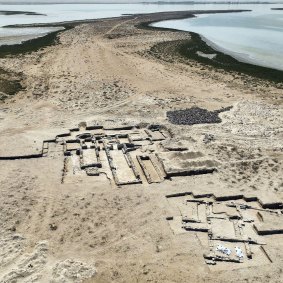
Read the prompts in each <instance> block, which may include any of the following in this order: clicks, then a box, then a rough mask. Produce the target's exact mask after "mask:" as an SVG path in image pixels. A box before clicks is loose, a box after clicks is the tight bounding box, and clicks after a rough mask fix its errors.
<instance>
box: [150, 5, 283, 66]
mask: <svg viewBox="0 0 283 283" xmlns="http://www.w3.org/2000/svg"><path fill="white" fill-rule="evenodd" d="M276 6H277V7H283V5H282V4H281V5H276ZM154 26H156V27H166V28H174V29H179V30H185V31H193V32H196V33H199V34H200V35H202V37H203V39H204V40H206V41H207V43H208V44H209V45H211V46H212V47H214V48H216V49H218V50H220V51H224V52H225V53H228V54H230V55H231V56H233V57H234V58H236V59H238V60H239V61H244V62H249V63H252V64H256V65H260V66H266V67H271V68H274V69H279V70H283V11H275V10H271V9H270V7H269V6H268V5H267V6H266V5H262V6H261V5H259V6H256V7H254V8H253V11H252V12H244V13H231V14H212V15H208V14H207V15H199V16H197V17H196V18H194V19H185V20H177V21H164V22H159V23H156V24H154Z"/></svg>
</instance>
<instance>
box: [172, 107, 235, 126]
mask: <svg viewBox="0 0 283 283" xmlns="http://www.w3.org/2000/svg"><path fill="white" fill-rule="evenodd" d="M231 108H232V107H226V108H222V109H219V110H215V111H208V110H207V109H203V108H199V107H192V108H190V109H184V110H176V111H168V112H167V117H168V119H169V122H170V123H172V124H175V125H195V124H211V123H221V119H220V117H219V116H218V115H219V113H221V112H224V111H228V110H230V109H231Z"/></svg>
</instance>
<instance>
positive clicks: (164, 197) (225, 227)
mask: <svg viewBox="0 0 283 283" xmlns="http://www.w3.org/2000/svg"><path fill="white" fill-rule="evenodd" d="M71 2H72V1H71ZM86 2H89V1H86ZM110 2H111V1H110ZM161 5H162V3H161V4H160V6H159V7H163V6H161ZM170 5H171V4H170ZM29 6H36V5H29ZM55 6H56V7H57V5H54V7H55ZM71 6H72V7H73V4H72V5H71ZM102 6H103V5H102ZM110 6H111V9H113V10H114V9H115V7H116V6H114V5H112V4H111V5H109V7H110ZM188 6H190V7H192V9H195V8H194V7H195V5H191V4H190V5H188ZM230 6H231V9H234V6H235V7H236V6H237V5H232V4H231V5H230V4H229V7H230ZM58 7H59V6H58ZM86 7H87V6H86ZM113 7H114V8H113ZM144 7H145V8H147V9H149V7H150V6H148V5H144ZM176 7H177V5H176ZM178 7H179V5H178ZM266 7H267V9H269V6H268V5H266ZM44 9H45V6H44ZM158 9H159V8H158ZM141 12H142V11H141ZM71 13H72V15H74V16H76V12H75V11H74V10H73V9H72V12H71ZM78 13H79V12H78ZM199 13H202V12H201V11H199V12H198V13H197V14H199ZM210 13H211V17H214V16H215V17H216V16H217V15H214V14H215V10H213V11H210ZM244 13H246V12H243V16H244V15H245V14H244ZM278 13H279V11H278ZM0 14H1V12H0ZM87 14H88V15H90V14H91V11H87ZM197 14H194V13H193V14H192V12H191V11H184V12H164V13H162V12H160V13H159V12H158V13H153V14H138V15H123V16H121V17H118V18H109V19H107V18H103V19H97V20H94V21H91V22H89V21H86V22H73V23H65V24H64V26H65V29H64V30H60V31H58V32H56V33H52V34H49V36H48V37H42V38H41V37H39V38H37V39H36V42H37V44H38V45H36V50H34V51H32V50H33V49H30V48H31V44H32V42H28V43H27V44H26V45H24V48H25V53H23V54H22V53H18V52H19V50H18V47H17V48H16V49H15V54H16V55H11V56H10V55H9V56H8V55H7V56H5V57H1V58H0V67H1V68H2V69H3V74H2V81H3V82H6V81H7V79H8V78H9V79H12V80H13V84H12V85H15V86H17V87H16V89H19V90H17V91H18V92H17V93H16V94H13V95H12V94H11V95H10V94H9V95H8V93H6V91H5V90H4V89H2V90H0V199H1V201H0V231H1V233H0V283H235V282H236V283H282V282H283V257H282V254H283V142H282V141H283V127H282V125H283V108H282V101H283V100H282V98H283V96H282V87H283V86H282V80H281V81H280V83H275V82H273V81H269V80H267V79H266V80H264V79H263V78H262V75H263V74H262V73H260V72H261V70H265V71H264V72H265V74H264V75H265V76H266V77H267V78H270V77H272V74H278V79H279V73H278V72H275V70H274V71H273V72H271V71H270V70H266V69H262V68H258V69H256V71H255V75H256V76H254V77H253V76H252V73H251V72H252V69H249V70H248V71H247V72H245V73H242V72H241V68H242V67H241V66H242V65H241V64H243V63H241V64H239V65H238V63H237V64H236V62H235V59H232V57H231V58H230V59H231V60H230V59H229V58H228V57H227V55H224V54H222V53H221V52H218V51H217V52H216V51H213V50H212V47H210V46H208V45H207V44H206V43H205V42H204V41H202V39H201V38H200V37H199V36H198V35H197V34H193V33H188V32H185V31H177V30H171V29H164V30H163V29H160V28H153V26H152V25H154V23H157V22H158V21H161V20H168V21H170V20H176V19H183V18H186V17H191V21H194V20H197V17H199V18H200V19H202V15H197ZM222 16H223V17H224V14H223V15H222ZM7 17H8V16H7ZM17 17H19V15H18V16H17ZM42 17H43V16H42ZM218 17H221V15H218ZM229 17H230V16H229ZM204 19H205V17H204ZM229 19H230V18H229ZM247 19H249V18H247ZM60 20H61V19H60ZM248 22H249V21H248ZM62 24H63V23H60V26H61V25H62ZM27 27H30V28H35V29H37V27H34V26H27ZM45 28H46V27H45V25H42V26H40V29H45ZM54 28H57V26H56V24H54ZM51 41H52V42H53V41H54V42H53V43H52V42H51ZM41 44H43V46H42V45H41ZM0 49H1V48H0ZM4 49H5V50H8V49H9V48H8V47H7V48H6V47H5V48H4ZM5 52H6V51H5ZM7 52H8V51H7ZM214 52H215V54H216V57H215V56H213V58H212V57H211V56H210V55H213V54H214ZM212 53H213V54H212ZM199 54H201V55H205V56H204V57H201V58H199V57H200V55H199ZM210 57H211V58H210ZM231 64H236V65H235V66H234V65H233V66H234V67H235V68H236V69H233V68H232V67H233V66H232V65H231ZM230 65H231V66H230ZM229 66H230V67H229ZM244 66H246V64H244ZM4 71H5V72H4ZM269 72H271V73H269ZM280 74H281V73H280ZM9 76H13V77H11V78H10V77H9ZM0 79H1V74H0ZM18 84H21V87H20V88H19V87H18ZM11 87H12V86H11ZM12 90H13V91H15V90H14V88H13V89H11V91H12ZM1 91H2V92H1ZM6 96H7V97H6ZM5 97H6V98H5ZM1 98H2V99H1Z"/></svg>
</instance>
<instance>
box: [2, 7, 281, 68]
mask: <svg viewBox="0 0 283 283" xmlns="http://www.w3.org/2000/svg"><path fill="white" fill-rule="evenodd" d="M272 7H283V5H282V4H277V5H271V4H270V5H269V4H268V5H264V4H255V5H254V4H192V5H155V4H150V5H148V4H83V5H82V4H60V5H0V10H7V11H29V12H36V13H40V14H46V16H44V15H32V16H29V15H10V16H5V15H0V45H1V44H15V43H20V42H22V41H23V40H27V39H31V38H34V37H38V36H43V35H45V34H46V33H48V32H51V31H53V28H49V27H44V28H40V29H39V28H29V29H22V28H13V29H10V28H3V27H4V26H6V25H15V24H34V23H56V22H66V21H74V20H86V19H98V18H108V17H118V16H121V15H122V14H135V13H153V12H164V11H184V10H229V9H230V10H233V9H249V10H253V11H252V12H246V13H231V14H210V15H200V16H198V17H197V18H194V19H185V20H177V21H166V22H165V21H164V22H160V23H156V24H154V25H155V26H158V27H168V28H175V29H180V30H187V31H194V32H197V33H199V34H201V35H202V36H203V37H204V38H205V39H206V40H207V41H209V42H210V44H212V45H214V47H216V48H217V49H220V50H224V51H225V52H228V53H229V54H231V55H232V56H234V57H235V58H237V59H239V60H243V61H249V62H252V63H254V64H259V65H263V66H268V67H273V68H277V69H283V11H275V10H271V8H272Z"/></svg>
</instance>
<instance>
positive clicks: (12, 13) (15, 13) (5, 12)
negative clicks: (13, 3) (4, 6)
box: [0, 10, 47, 16]
mask: <svg viewBox="0 0 283 283" xmlns="http://www.w3.org/2000/svg"><path fill="white" fill-rule="evenodd" d="M0 15H3V16H14V15H25V16H47V15H46V14H40V13H36V12H27V11H4V10H2V11H0Z"/></svg>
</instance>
